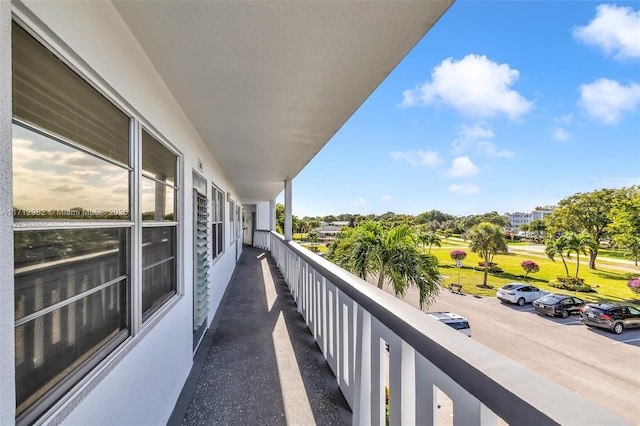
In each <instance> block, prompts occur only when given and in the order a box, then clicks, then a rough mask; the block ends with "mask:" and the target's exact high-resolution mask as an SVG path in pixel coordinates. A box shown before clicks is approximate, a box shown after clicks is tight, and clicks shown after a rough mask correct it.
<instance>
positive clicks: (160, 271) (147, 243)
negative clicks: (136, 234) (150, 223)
mask: <svg viewBox="0 0 640 426" xmlns="http://www.w3.org/2000/svg"><path fill="white" fill-rule="evenodd" d="M175 255H176V228H175V227H158V228H155V227H154V228H143V229H142V268H143V272H142V312H143V319H146V318H147V317H148V316H149V315H151V313H153V312H154V311H155V310H156V309H157V308H158V307H159V306H161V305H162V304H163V303H164V302H165V301H167V300H168V299H169V298H170V297H171V296H172V295H174V294H175V293H176V290H177V288H178V287H177V277H176V257H175Z"/></svg>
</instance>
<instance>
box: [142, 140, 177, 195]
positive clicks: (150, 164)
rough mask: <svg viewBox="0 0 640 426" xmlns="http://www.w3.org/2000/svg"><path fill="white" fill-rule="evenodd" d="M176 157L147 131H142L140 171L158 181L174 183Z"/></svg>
mask: <svg viewBox="0 0 640 426" xmlns="http://www.w3.org/2000/svg"><path fill="white" fill-rule="evenodd" d="M177 164H178V157H177V156H176V155H175V154H174V153H172V152H171V151H169V150H168V149H167V148H166V147H165V146H164V145H162V144H161V143H160V142H158V140H156V139H155V138H154V137H153V136H151V135H150V134H149V133H147V132H145V131H144V130H143V131H142V171H143V173H147V174H149V175H151V176H153V177H154V178H156V179H157V180H159V181H162V182H166V183H168V184H169V185H174V186H175V182H176V165H177Z"/></svg>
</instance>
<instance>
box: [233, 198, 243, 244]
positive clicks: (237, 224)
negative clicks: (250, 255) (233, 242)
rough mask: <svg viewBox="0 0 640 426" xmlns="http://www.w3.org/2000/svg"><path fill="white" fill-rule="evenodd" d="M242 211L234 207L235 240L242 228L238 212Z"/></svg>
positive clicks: (240, 208)
mask: <svg viewBox="0 0 640 426" xmlns="http://www.w3.org/2000/svg"><path fill="white" fill-rule="evenodd" d="M241 211H242V207H240V206H239V205H236V217H235V225H236V239H237V238H240V230H241V227H242V221H241V219H240V212H241Z"/></svg>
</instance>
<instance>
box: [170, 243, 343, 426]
mask: <svg viewBox="0 0 640 426" xmlns="http://www.w3.org/2000/svg"><path fill="white" fill-rule="evenodd" d="M350 423H351V412H350V410H349V408H348V406H347V404H346V402H345V400H344V397H343V396H342V394H341V393H340V390H339V389H338V387H337V383H336V379H335V377H334V376H333V374H332V372H331V370H330V369H329V367H328V365H327V363H326V361H325V360H324V357H323V356H322V354H321V352H320V350H319V348H318V346H317V344H316V343H315V341H314V339H313V336H312V335H311V334H310V332H309V330H308V328H307V326H306V324H305V323H304V320H303V319H302V317H301V316H300V314H299V313H298V312H297V310H296V304H295V302H294V300H293V298H292V296H291V294H290V292H289V290H288V287H287V285H286V283H285V282H284V279H283V278H282V276H281V274H280V272H279V271H278V268H277V267H276V265H275V262H274V261H273V259H272V258H271V256H270V255H269V253H268V252H266V251H264V250H259V249H256V248H253V247H248V246H245V247H244V248H243V254H242V256H241V258H240V260H239V261H238V264H237V267H236V271H235V273H234V275H233V277H232V279H231V283H230V284H229V288H228V290H227V294H225V297H224V298H223V301H222V305H221V308H220V309H219V313H218V314H217V316H216V318H215V319H214V321H213V323H212V326H211V328H210V329H209V330H208V331H207V333H206V335H205V337H204V340H203V342H202V344H201V345H200V348H199V349H198V352H197V353H196V356H195V358H194V365H193V368H192V371H191V373H190V375H189V378H188V379H187V382H186V384H185V386H184V389H183V390H182V393H181V394H180V397H179V400H178V402H177V404H176V407H175V408H174V411H173V414H172V415H171V418H170V420H169V422H168V425H170V426H177V425H189V426H190V425H218V424H225V425H254V424H260V425H296V426H297V425H313V424H318V425H342V424H350Z"/></svg>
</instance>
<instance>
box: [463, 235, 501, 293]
mask: <svg viewBox="0 0 640 426" xmlns="http://www.w3.org/2000/svg"><path fill="white" fill-rule="evenodd" d="M467 237H468V238H469V240H470V241H471V242H470V244H469V249H470V250H471V251H472V252H474V253H477V254H478V255H480V257H482V259H483V260H484V280H483V281H482V286H483V287H487V277H488V276H489V267H490V265H491V263H492V261H493V257H494V256H495V255H496V254H498V253H507V251H508V247H507V239H506V238H505V236H504V232H502V227H501V226H499V225H495V224H492V223H489V222H482V223H479V224H478V225H476V226H474V227H473V228H471V230H470V231H469V232H468V233H467Z"/></svg>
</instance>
